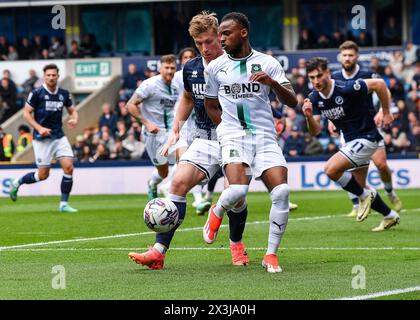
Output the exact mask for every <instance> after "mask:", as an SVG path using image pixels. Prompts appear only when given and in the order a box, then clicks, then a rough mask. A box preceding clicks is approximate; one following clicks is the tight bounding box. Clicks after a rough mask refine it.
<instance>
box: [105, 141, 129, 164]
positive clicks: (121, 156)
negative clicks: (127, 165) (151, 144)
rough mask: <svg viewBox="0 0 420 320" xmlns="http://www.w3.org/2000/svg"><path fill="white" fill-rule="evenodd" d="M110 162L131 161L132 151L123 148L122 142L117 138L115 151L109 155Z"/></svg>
mask: <svg viewBox="0 0 420 320" xmlns="http://www.w3.org/2000/svg"><path fill="white" fill-rule="evenodd" d="M109 158H110V160H129V159H130V151H128V150H127V149H125V148H124V147H123V144H122V141H121V140H120V139H119V138H117V139H116V140H115V144H114V149H113V150H111V153H110V155H109Z"/></svg>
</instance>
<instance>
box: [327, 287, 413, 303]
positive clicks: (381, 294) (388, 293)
mask: <svg viewBox="0 0 420 320" xmlns="http://www.w3.org/2000/svg"><path fill="white" fill-rule="evenodd" d="M415 291H420V286H419V287H411V288H405V289H396V290H389V291H382V292H376V293H371V294H366V295H364V296H354V297H347V298H338V299H334V300H367V299H374V298H380V297H386V296H394V295H398V294H403V293H408V292H415Z"/></svg>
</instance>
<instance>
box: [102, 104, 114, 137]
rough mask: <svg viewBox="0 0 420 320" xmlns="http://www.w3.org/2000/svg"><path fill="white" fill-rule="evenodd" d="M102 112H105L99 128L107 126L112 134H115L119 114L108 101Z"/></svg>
mask: <svg viewBox="0 0 420 320" xmlns="http://www.w3.org/2000/svg"><path fill="white" fill-rule="evenodd" d="M102 112H103V113H102V115H101V117H100V118H99V128H102V127H103V126H107V127H108V129H109V131H110V134H111V135H114V134H115V132H116V131H117V116H116V115H115V113H114V112H113V111H112V108H111V105H110V104H109V103H107V102H105V103H104V104H103V105H102Z"/></svg>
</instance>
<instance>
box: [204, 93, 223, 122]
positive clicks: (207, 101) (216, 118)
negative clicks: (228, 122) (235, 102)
mask: <svg viewBox="0 0 420 320" xmlns="http://www.w3.org/2000/svg"><path fill="white" fill-rule="evenodd" d="M204 108H205V109H206V112H207V114H208V116H209V118H210V120H211V121H213V123H214V124H215V125H216V126H218V125H219V123H220V122H221V121H222V111H221V110H220V108H219V100H218V99H217V98H208V97H204Z"/></svg>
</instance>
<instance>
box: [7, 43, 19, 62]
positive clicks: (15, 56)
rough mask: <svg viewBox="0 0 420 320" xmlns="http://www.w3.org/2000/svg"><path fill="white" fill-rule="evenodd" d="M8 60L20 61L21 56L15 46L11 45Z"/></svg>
mask: <svg viewBox="0 0 420 320" xmlns="http://www.w3.org/2000/svg"><path fill="white" fill-rule="evenodd" d="M7 60H9V61H16V60H19V55H18V53H17V50H16V47H15V45H13V44H11V45H9V48H8V53H7Z"/></svg>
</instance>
